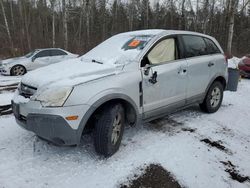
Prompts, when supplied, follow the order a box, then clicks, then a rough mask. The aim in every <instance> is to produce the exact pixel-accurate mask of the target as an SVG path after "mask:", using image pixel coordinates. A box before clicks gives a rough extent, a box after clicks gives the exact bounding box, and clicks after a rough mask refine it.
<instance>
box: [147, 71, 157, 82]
mask: <svg viewBox="0 0 250 188" xmlns="http://www.w3.org/2000/svg"><path fill="white" fill-rule="evenodd" d="M148 81H149V82H150V83H151V84H156V83H157V72H156V71H155V72H154V73H153V75H152V76H151V77H150V79H149V80H148Z"/></svg>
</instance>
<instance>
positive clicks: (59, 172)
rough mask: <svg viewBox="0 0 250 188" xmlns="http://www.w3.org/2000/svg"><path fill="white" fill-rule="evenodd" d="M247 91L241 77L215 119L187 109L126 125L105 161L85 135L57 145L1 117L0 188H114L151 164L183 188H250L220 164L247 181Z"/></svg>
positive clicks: (248, 82)
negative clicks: (76, 142)
mask: <svg viewBox="0 0 250 188" xmlns="http://www.w3.org/2000/svg"><path fill="white" fill-rule="evenodd" d="M249 93H250V80H242V81H241V83H240V84H239V89H238V92H225V97H224V101H223V104H222V107H221V109H220V110H219V111H218V112H217V113H215V114H204V113H202V112H200V111H199V109H198V107H192V108H189V109H187V110H183V111H181V112H178V113H176V114H174V115H171V116H169V117H166V119H163V120H158V121H155V122H154V123H148V124H145V125H143V126H141V127H138V128H127V129H126V131H125V135H124V137H123V141H122V146H121V148H120V150H119V151H118V152H117V153H116V154H115V155H114V156H112V157H111V158H108V159H104V158H102V157H99V156H97V154H96V153H95V152H94V148H93V145H92V144H93V143H92V139H91V137H90V136H86V137H85V138H84V139H83V141H82V144H81V146H79V147H57V146H54V145H52V144H49V143H47V142H45V141H42V140H40V139H39V138H37V137H36V136H35V135H34V134H33V133H31V132H27V131H25V130H23V129H21V128H20V127H18V125H17V124H16V122H15V120H14V117H13V115H5V116H0V159H1V162H0V187H1V188H2V187H5V188H9V187H10V188H12V187H14V188H16V187H25V188H26V187H31V188H33V187H60V188H62V187H81V188H82V187H87V188H88V187H91V188H92V187H100V188H105V187H108V188H110V187H119V185H120V184H121V183H124V182H126V181H127V177H133V174H134V173H136V172H138V171H139V170H138V169H139V168H140V167H142V166H145V165H147V164H150V163H159V164H161V165H162V166H163V167H164V168H166V169H167V170H168V171H170V172H171V173H172V174H173V175H174V176H175V178H176V179H177V181H178V182H179V183H180V184H181V185H183V186H185V187H191V188H199V187H201V188H204V187H213V188H225V187H226V188H227V187H232V188H234V187H237V188H238V187H239V188H241V187H242V188H244V187H250V182H249V181H248V182H247V181H246V182H244V183H239V182H238V181H235V180H232V179H231V177H230V175H229V174H228V173H227V172H225V170H226V168H227V167H226V166H225V165H224V164H223V163H222V161H224V162H227V161H231V162H232V163H233V164H234V165H235V166H236V167H235V168H236V169H237V170H239V173H240V174H242V175H245V176H250V157H249V156H250V121H249V117H250V112H249V109H250V95H249ZM5 95H6V94H4V95H3V94H0V104H1V103H3V101H4V102H6V101H5V100H6V96H5ZM9 95H11V94H9ZM202 139H209V140H210V141H218V143H220V144H221V145H222V146H224V147H225V149H224V150H222V149H218V148H216V147H211V146H210V145H208V144H207V143H205V142H202V141H201V140H202Z"/></svg>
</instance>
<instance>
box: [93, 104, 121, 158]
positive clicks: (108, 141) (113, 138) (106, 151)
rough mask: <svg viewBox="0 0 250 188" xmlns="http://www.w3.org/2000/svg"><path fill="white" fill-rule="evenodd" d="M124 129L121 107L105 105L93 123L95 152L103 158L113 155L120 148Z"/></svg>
mask: <svg viewBox="0 0 250 188" xmlns="http://www.w3.org/2000/svg"><path fill="white" fill-rule="evenodd" d="M124 127H125V114H124V109H123V107H122V105H121V104H109V105H106V106H105V107H104V108H103V110H102V112H101V114H100V116H99V117H98V118H97V120H96V123H95V130H94V145H95V150H96V152H97V153H99V154H101V155H104V156H105V157H109V156H111V155H113V154H114V153H115V152H116V151H117V150H118V149H119V147H120V144H121V140H122V135H123V131H124Z"/></svg>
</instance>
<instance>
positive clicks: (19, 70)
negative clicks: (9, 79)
mask: <svg viewBox="0 0 250 188" xmlns="http://www.w3.org/2000/svg"><path fill="white" fill-rule="evenodd" d="M25 73H26V69H25V67H24V66H22V65H15V66H14V67H12V68H11V70H10V74H11V76H22V75H24V74H25Z"/></svg>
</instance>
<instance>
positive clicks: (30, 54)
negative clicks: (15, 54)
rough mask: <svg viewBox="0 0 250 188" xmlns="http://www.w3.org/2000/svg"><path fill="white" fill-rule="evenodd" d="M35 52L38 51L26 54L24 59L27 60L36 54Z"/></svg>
mask: <svg viewBox="0 0 250 188" xmlns="http://www.w3.org/2000/svg"><path fill="white" fill-rule="evenodd" d="M37 51H38V50H34V51H32V52H30V53H28V54H26V55H25V57H27V58H29V57H31V56H33V55H34V54H35V52H37Z"/></svg>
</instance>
